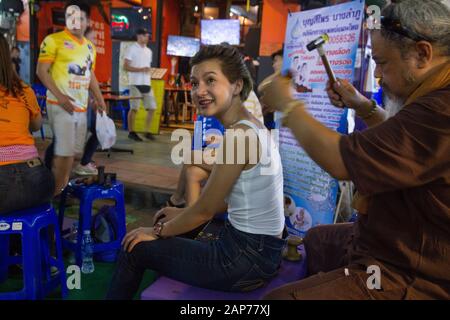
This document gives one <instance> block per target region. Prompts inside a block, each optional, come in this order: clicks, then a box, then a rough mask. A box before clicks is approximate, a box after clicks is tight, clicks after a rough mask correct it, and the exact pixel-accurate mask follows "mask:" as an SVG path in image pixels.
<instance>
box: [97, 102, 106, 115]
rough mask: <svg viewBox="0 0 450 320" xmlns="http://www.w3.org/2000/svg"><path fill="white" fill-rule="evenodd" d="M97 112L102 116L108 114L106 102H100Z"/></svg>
mask: <svg viewBox="0 0 450 320" xmlns="http://www.w3.org/2000/svg"><path fill="white" fill-rule="evenodd" d="M97 112H100V114H102V115H103V112H106V104H105V101H104V100H102V101H99V102H98V103H97Z"/></svg>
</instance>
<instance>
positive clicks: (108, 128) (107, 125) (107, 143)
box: [95, 112, 116, 150]
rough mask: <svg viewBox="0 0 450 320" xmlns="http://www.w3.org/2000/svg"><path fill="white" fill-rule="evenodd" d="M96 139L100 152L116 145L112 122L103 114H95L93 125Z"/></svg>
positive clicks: (114, 128)
mask: <svg viewBox="0 0 450 320" xmlns="http://www.w3.org/2000/svg"><path fill="white" fill-rule="evenodd" d="M95 127H96V129H95V130H96V132H97V139H98V141H99V142H100V145H101V147H102V150H105V149H109V148H111V147H112V146H113V145H114V143H116V126H115V124H114V121H112V120H111V118H109V117H108V116H107V115H106V113H105V112H103V114H102V113H100V112H97V122H96V124H95Z"/></svg>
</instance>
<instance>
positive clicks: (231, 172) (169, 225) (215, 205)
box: [161, 126, 249, 237]
mask: <svg viewBox="0 0 450 320" xmlns="http://www.w3.org/2000/svg"><path fill="white" fill-rule="evenodd" d="M235 128H236V129H238V128H239V126H236V127H235ZM242 129H244V130H245V129H248V127H246V126H244V127H243V128H242ZM226 145H227V142H226V138H224V140H223V142H222V144H221V148H223V154H224V155H226V154H227V150H226V148H227V147H226ZM234 149H235V150H234V155H235V159H234V160H235V161H234V163H235V164H216V165H214V167H213V170H212V172H211V175H210V177H209V179H208V182H207V183H206V186H205V187H204V189H203V192H202V195H201V196H200V198H199V200H198V201H197V202H196V203H195V204H194V205H192V206H191V207H189V208H186V209H184V210H183V212H181V213H180V214H179V215H177V216H176V217H175V218H173V219H172V220H170V221H168V222H166V223H165V225H164V228H163V231H162V233H161V234H162V236H164V237H170V236H176V235H179V234H182V233H185V232H187V231H190V230H193V229H195V228H196V227H198V226H200V225H202V224H203V223H205V222H207V221H209V220H211V219H212V218H213V217H214V215H215V214H216V213H217V212H223V211H224V209H226V208H225V207H224V199H225V198H226V197H227V196H228V195H229V194H230V192H231V189H232V188H233V186H234V184H235V182H236V180H237V179H238V178H239V176H240V175H241V172H242V170H244V168H245V166H246V165H247V163H248V159H249V154H248V153H249V145H248V143H246V144H245V163H241V164H237V161H236V160H237V157H238V150H237V143H235V144H234Z"/></svg>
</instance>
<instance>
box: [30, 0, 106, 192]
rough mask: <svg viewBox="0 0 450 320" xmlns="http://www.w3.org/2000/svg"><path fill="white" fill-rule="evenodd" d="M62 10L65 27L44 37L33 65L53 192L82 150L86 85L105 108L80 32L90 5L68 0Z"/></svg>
mask: <svg viewBox="0 0 450 320" xmlns="http://www.w3.org/2000/svg"><path fill="white" fill-rule="evenodd" d="M65 12H66V27H67V28H66V29H65V30H64V31H61V32H57V33H53V34H50V35H48V36H47V37H46V38H45V39H44V41H43V42H42V44H41V48H40V53H39V59H38V66H37V75H38V77H39V79H40V80H41V81H42V83H43V84H44V85H45V86H46V87H47V89H48V91H47V106H48V107H47V111H48V115H49V121H50V125H51V127H52V130H53V136H54V143H55V144H54V154H55V157H54V159H53V164H52V170H53V173H54V175H55V182H56V188H55V195H57V194H59V193H60V192H61V191H62V189H64V187H65V186H66V185H67V182H68V180H69V176H70V172H71V169H72V165H73V160H74V156H75V154H79V153H81V152H82V151H83V147H84V143H85V140H86V134H87V116H86V110H87V104H88V96H89V89H90V90H92V93H93V95H94V98H95V100H96V103H97V105H98V110H99V111H100V112H102V111H103V110H105V109H106V106H105V101H104V100H103V97H102V93H101V91H100V87H99V85H98V82H97V79H96V77H95V74H94V68H95V59H96V52H95V47H94V45H93V44H92V42H90V41H89V40H88V39H86V38H85V37H84V36H83V35H84V32H85V31H86V28H87V26H88V24H89V15H90V6H89V5H87V4H86V3H84V2H83V1H70V2H69V3H68V4H67V5H66V7H65Z"/></svg>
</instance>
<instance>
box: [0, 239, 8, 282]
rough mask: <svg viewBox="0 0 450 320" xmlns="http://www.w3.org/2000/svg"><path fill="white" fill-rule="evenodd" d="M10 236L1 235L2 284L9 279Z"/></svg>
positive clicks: (0, 271)
mask: <svg viewBox="0 0 450 320" xmlns="http://www.w3.org/2000/svg"><path fill="white" fill-rule="evenodd" d="M8 261H9V234H0V283H2V282H4V281H6V279H7V278H8Z"/></svg>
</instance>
